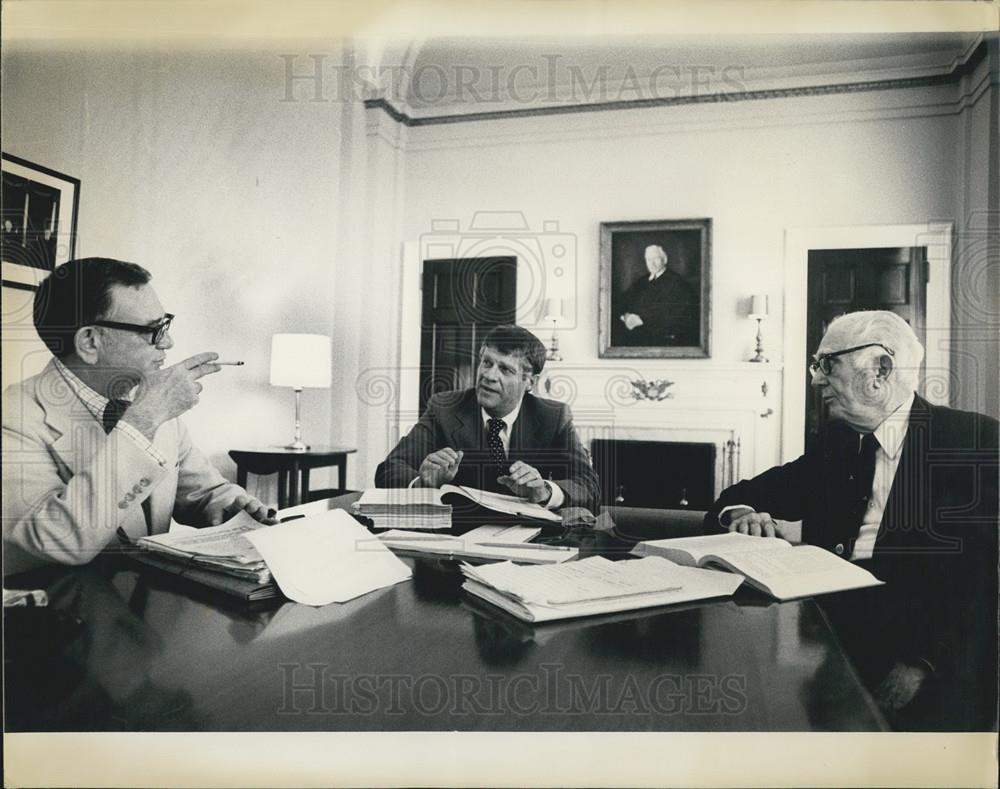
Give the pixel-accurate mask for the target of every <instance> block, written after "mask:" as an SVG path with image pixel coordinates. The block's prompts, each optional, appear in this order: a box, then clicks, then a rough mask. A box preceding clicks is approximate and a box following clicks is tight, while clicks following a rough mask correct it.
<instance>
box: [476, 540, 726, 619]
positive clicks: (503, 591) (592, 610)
mask: <svg viewBox="0 0 1000 789" xmlns="http://www.w3.org/2000/svg"><path fill="white" fill-rule="evenodd" d="M462 573H463V574H464V575H465V577H466V581H465V583H464V584H463V586H462V588H463V589H465V590H467V591H468V592H469V593H470V594H473V595H475V596H477V597H480V598H482V599H483V600H486V601H487V602H490V603H493V604H494V605H496V606H498V607H500V608H502V609H504V610H505V611H507V612H508V613H511V614H513V615H514V616H516V617H518V618H519V619H524V620H525V621H528V622H545V621H548V620H551V619H566V618H568V617H574V616H589V615H592V614H603V613H611V612H614V611H628V610H631V609H634V608H649V607H652V606H660V605H671V604H673V603H683V602H688V601H691V600H702V599H706V598H710V597H724V596H728V595H731V594H732V593H733V592H735V591H736V588H737V587H738V586H739V585H740V583H741V582H742V579H741V578H739V577H734V576H733V575H731V574H729V573H720V572H715V571H713V570H700V569H694V568H689V567H680V566H678V565H676V564H674V563H673V562H670V561H668V560H666V559H662V558H660V557H658V556H650V557H647V558H645V559H628V560H624V561H619V562H612V561H610V560H608V559H605V558H603V557H601V556H592V557H590V558H587V559H582V560H581V561H578V562H571V563H569V564H557V565H545V566H535V567H519V566H517V565H515V564H513V563H511V562H503V563H501V564H489V565H484V566H480V567H472V566H470V565H468V564H463V565H462Z"/></svg>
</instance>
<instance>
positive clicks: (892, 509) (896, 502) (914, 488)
mask: <svg viewBox="0 0 1000 789" xmlns="http://www.w3.org/2000/svg"><path fill="white" fill-rule="evenodd" d="M930 416H931V412H930V405H929V404H928V403H927V401H926V400H923V399H922V398H921V397H919V396H917V397H915V398H914V400H913V407H912V408H911V409H910V421H909V424H908V425H907V427H906V438H904V439H903V448H902V450H901V453H900V457H899V465H898V466H897V467H896V474H895V476H894V477H893V478H892V486H891V487H890V488H889V494H888V495H887V496H886V502H885V510H884V511H883V512H882V522H881V523H880V524H879V530H878V536H877V537H876V538H875V547H874V552H875V553H878V552H879V551H880V549H884V548H890V547H902V546H904V545H905V543H906V542H908V541H909V542H912V537H913V536H915V535H916V533H917V532H919V530H920V529H921V528H923V527H924V526H926V524H923V523H922V520H923V518H924V516H925V508H924V507H923V495H924V492H925V490H926V488H927V484H928V480H927V479H926V478H925V475H926V473H927V469H926V464H925V463H923V462H922V460H921V459H922V458H923V457H925V456H926V453H927V446H928V442H929V441H930ZM907 535H910V536H909V537H908V536H907Z"/></svg>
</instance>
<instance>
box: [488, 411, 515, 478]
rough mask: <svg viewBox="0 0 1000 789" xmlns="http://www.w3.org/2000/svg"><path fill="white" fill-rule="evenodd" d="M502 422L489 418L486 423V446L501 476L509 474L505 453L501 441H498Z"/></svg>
mask: <svg viewBox="0 0 1000 789" xmlns="http://www.w3.org/2000/svg"><path fill="white" fill-rule="evenodd" d="M503 426H504V424H503V420H502V419H496V418H493V417H491V418H490V420H489V422H487V423H486V428H487V434H486V445H487V446H488V447H489V448H490V457H491V458H493V462H494V463H495V464H496V467H497V469H498V470H499V471H500V473H501V474H509V473H510V465H509V464H508V463H507V453H506V452H504V449H503V441H501V440H500V431H501V430H502V429H503Z"/></svg>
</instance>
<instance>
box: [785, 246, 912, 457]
mask: <svg viewBox="0 0 1000 789" xmlns="http://www.w3.org/2000/svg"><path fill="white" fill-rule="evenodd" d="M808 288H809V290H808V306H807V309H806V347H807V350H808V353H809V354H810V358H811V355H812V354H813V353H815V352H816V348H818V347H819V343H820V340H821V339H822V338H823V334H824V333H825V332H826V329H827V326H829V325H830V321H832V320H833V319H834V318H836V317H837V316H839V315H843V314H845V313H847V312H855V311H856V310H889V311H891V312H895V313H896V314H897V315H899V316H900V317H901V318H903V319H904V320H905V321H906V322H907V323H909V324H910V325H911V326H912V327H913V329H914V331H916V333H917V337H918V338H919V339H920V342H921V343H923V342H924V332H925V317H926V298H927V249H926V247H891V248H873V249H814V250H810V252H809V275H808ZM804 372H805V387H806V391H805V398H806V440H807V441H808V439H809V435H810V433H812V432H814V431H816V430H818V429H820V428H821V427H822V426H823V424H824V423H825V421H826V407H825V406H824V405H823V403H822V400H821V398H820V397H819V394H818V393H817V391H816V390H815V389H814V388H813V387H812V386H811V385H810V383H811V380H812V376H811V375H810V374H809V370H808V369H806V370H805V371H804Z"/></svg>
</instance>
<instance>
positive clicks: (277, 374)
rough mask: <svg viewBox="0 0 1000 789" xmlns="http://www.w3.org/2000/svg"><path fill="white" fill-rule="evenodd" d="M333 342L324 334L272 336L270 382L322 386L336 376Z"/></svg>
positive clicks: (304, 386) (297, 385)
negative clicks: (332, 358) (333, 361)
mask: <svg viewBox="0 0 1000 789" xmlns="http://www.w3.org/2000/svg"><path fill="white" fill-rule="evenodd" d="M332 355H333V344H332V342H331V341H330V338H329V337H327V336H326V335H325V334H275V335H272V336H271V385H272V386H294V387H296V388H303V389H305V388H315V389H321V388H324V387H328V386H329V385H330V379H331V378H332V377H333V366H332V361H331V357H332Z"/></svg>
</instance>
